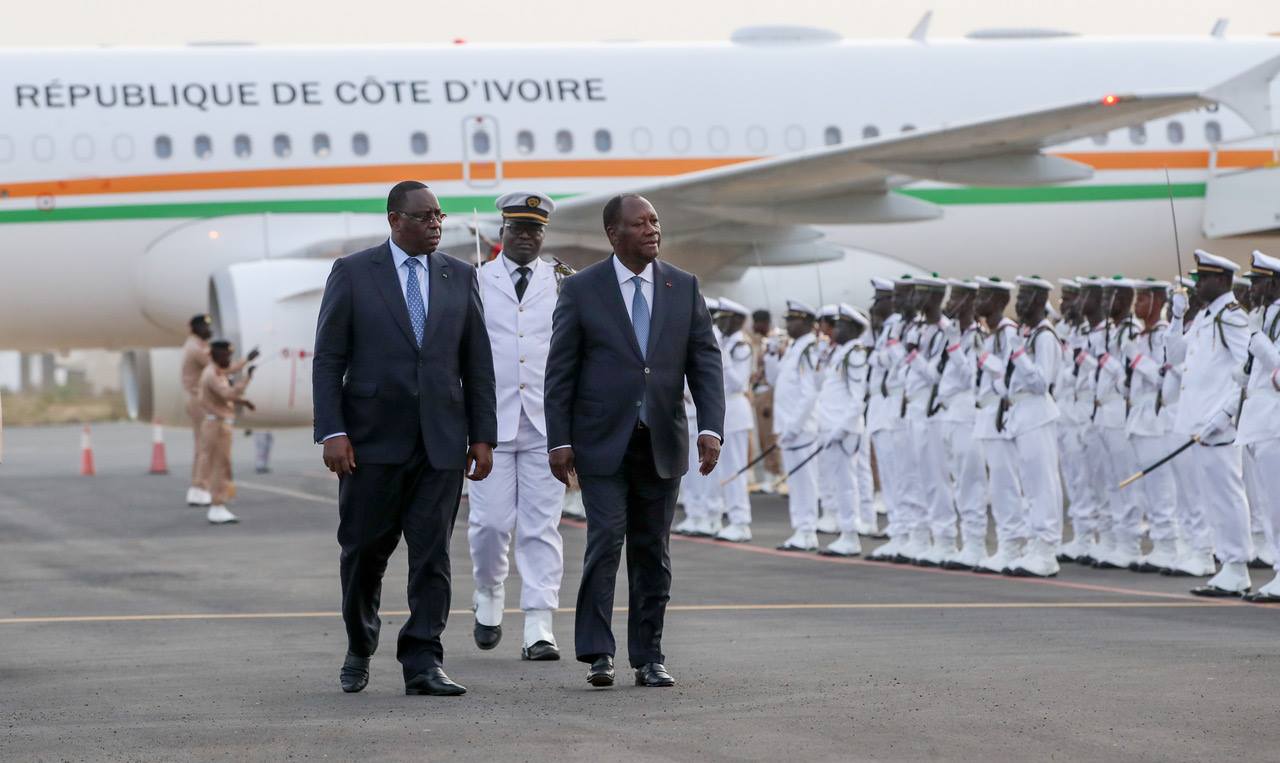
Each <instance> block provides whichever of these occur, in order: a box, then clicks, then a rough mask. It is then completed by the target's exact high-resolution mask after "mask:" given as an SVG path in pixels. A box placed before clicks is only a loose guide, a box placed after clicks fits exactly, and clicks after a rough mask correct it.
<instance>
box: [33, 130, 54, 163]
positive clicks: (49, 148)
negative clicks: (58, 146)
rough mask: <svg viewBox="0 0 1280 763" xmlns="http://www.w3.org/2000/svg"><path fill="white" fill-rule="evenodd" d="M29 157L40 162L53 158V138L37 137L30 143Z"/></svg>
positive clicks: (46, 136)
mask: <svg viewBox="0 0 1280 763" xmlns="http://www.w3.org/2000/svg"><path fill="white" fill-rule="evenodd" d="M31 155H32V156H34V157H35V158H36V159H38V160H39V161H42V162H47V161H49V160H50V159H52V158H53V138H50V137H49V136H48V135H40V136H37V137H36V139H35V140H33V141H31Z"/></svg>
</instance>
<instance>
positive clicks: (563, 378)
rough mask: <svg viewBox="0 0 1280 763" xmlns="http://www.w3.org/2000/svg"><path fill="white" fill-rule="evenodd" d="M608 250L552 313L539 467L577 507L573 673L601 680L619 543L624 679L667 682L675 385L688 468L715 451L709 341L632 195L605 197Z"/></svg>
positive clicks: (653, 226) (702, 309)
mask: <svg viewBox="0 0 1280 763" xmlns="http://www.w3.org/2000/svg"><path fill="white" fill-rule="evenodd" d="M604 229H605V233H606V234H607V235H608V237H609V243H610V244H612V245H613V254H612V255H611V256H610V257H609V258H608V259H605V260H603V261H602V262H598V263H596V264H594V265H592V266H590V267H587V268H585V269H583V270H582V271H580V272H579V273H577V274H576V275H573V276H570V277H569V278H567V279H565V281H564V283H563V285H562V288H561V291H560V299H559V301H558V303H557V304H556V309H555V314H554V316H553V318H552V334H551V350H550V353H549V354H548V356H547V373H546V391H545V405H544V408H545V411H546V420H547V445H548V448H549V450H550V455H549V460H550V463H551V470H552V472H553V473H554V474H555V475H556V477H557V478H558V479H560V481H562V482H565V483H566V484H567V483H568V479H569V475H570V473H571V472H573V471H576V472H577V474H578V481H579V482H580V483H581V485H582V500H583V503H584V504H585V505H586V510H587V551H586V561H585V562H584V565H583V570H582V585H581V587H580V588H579V589H578V605H577V614H576V624H575V637H576V642H577V644H576V648H577V654H578V660H580V661H582V662H587V663H590V664H591V671H590V673H589V674H588V676H587V680H588V681H589V682H590V683H591V684H592V685H593V686H612V685H613V680H614V672H613V655H614V651H615V644H614V639H613V630H612V627H611V621H612V618H613V589H614V581H615V578H616V577H617V573H618V562H619V559H620V555H621V552H622V546H623V543H624V542H625V543H626V546H627V579H628V582H629V585H630V615H629V617H628V620H627V651H628V654H629V657H630V660H631V666H632V667H633V668H635V669H636V684H637V685H642V686H672V685H673V684H674V683H675V681H674V680H673V679H672V678H671V675H670V674H669V673H668V672H667V669H666V668H665V667H664V666H663V663H664V662H665V657H664V656H663V654H662V623H663V618H664V616H665V614H666V609H667V602H668V601H669V600H670V598H671V597H670V592H671V557H670V554H669V553H668V544H669V540H670V532H671V518H672V516H673V514H674V513H675V505H676V493H677V491H678V490H679V487H680V477H681V475H683V474H684V473H685V471H686V470H687V469H688V458H689V456H688V454H689V435H688V429H687V424H686V421H685V413H684V386H685V381H686V379H687V380H688V385H689V389H690V391H691V392H692V394H693V400H694V403H695V405H696V406H697V411H698V414H697V415H698V430H699V436H698V456H699V462H700V466H699V469H700V471H701V472H702V473H703V474H708V473H709V472H710V471H711V470H712V469H713V468H715V465H716V461H717V459H718V458H719V455H720V442H721V440H722V439H723V438H722V437H721V433H722V432H723V429H724V382H723V368H722V364H721V358H720V348H719V346H718V345H717V343H716V340H715V336H714V335H713V334H712V331H711V316H710V314H709V313H708V312H707V305H706V303H705V302H704V301H703V299H702V295H701V294H700V293H699V292H698V279H697V278H695V277H694V276H693V275H691V274H689V273H686V272H684V271H682V270H679V269H677V268H675V267H672V266H671V265H668V264H666V263H663V262H659V261H658V247H659V245H660V244H661V239H662V232H661V226H660V225H659V222H658V213H657V212H656V211H655V210H654V208H653V205H651V204H650V203H649V202H648V201H647V200H646V199H644V198H643V197H641V196H635V195H624V196H616V197H614V198H613V199H611V200H610V201H609V203H608V204H606V205H605V208H604Z"/></svg>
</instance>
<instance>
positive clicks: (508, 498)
mask: <svg viewBox="0 0 1280 763" xmlns="http://www.w3.org/2000/svg"><path fill="white" fill-rule="evenodd" d="M496 203H497V207H498V209H499V210H500V211H501V212H502V254H501V255H499V256H497V257H495V258H494V259H492V260H490V261H489V262H486V263H485V264H484V265H482V266H481V267H480V273H479V281H480V296H481V300H482V301H483V303H484V320H485V328H486V329H487V330H488V333H489V343H490V346H491V348H492V351H493V369H494V378H495V383H496V389H497V402H498V445H497V447H496V448H494V449H493V471H492V472H491V473H490V474H489V477H488V479H484V480H480V481H478V482H472V483H471V486H470V511H469V515H468V519H467V525H468V527H467V540H468V541H469V542H470V545H471V562H472V568H473V574H474V576H475V586H476V587H475V598H474V605H475V627H474V633H473V635H474V638H475V642H476V646H478V647H480V648H481V649H493V648H494V647H496V646H497V645H498V642H499V641H500V640H501V639H502V613H503V609H504V608H505V606H506V588H505V583H506V580H507V571H508V565H507V556H508V551H509V550H510V547H511V539H512V535H514V536H515V557H516V569H517V570H518V571H519V573H520V580H521V586H520V609H521V610H523V612H524V641H523V646H522V648H521V652H520V657H521V659H525V660H558V659H560V650H559V648H558V647H557V646H556V637H555V634H554V632H553V631H552V623H551V614H552V612H553V611H554V610H555V609H556V608H557V607H559V606H560V580H561V577H562V575H563V572H564V551H563V545H562V542H561V539H560V531H559V529H558V525H559V521H560V512H561V507H562V504H563V501H564V486H563V484H562V483H561V482H560V481H559V480H557V479H556V478H555V476H553V475H552V473H551V470H550V469H548V468H547V435H546V432H547V428H546V420H545V416H544V413H543V376H544V373H545V371H546V362H547V350H548V348H549V346H550V341H551V314H552V311H553V310H554V309H555V305H556V296H557V289H556V283H557V277H556V274H555V267H554V265H553V264H551V263H548V262H543V261H542V260H540V259H539V257H538V255H539V253H540V252H541V251H542V242H543V237H544V236H545V233H546V226H547V223H548V221H549V220H550V217H551V214H552V213H553V212H554V211H555V203H554V202H553V201H552V200H551V199H550V198H549V197H547V196H546V195H544V194H541V193H527V192H516V193H509V194H506V195H504V196H501V197H499V198H498V200H497V202H496Z"/></svg>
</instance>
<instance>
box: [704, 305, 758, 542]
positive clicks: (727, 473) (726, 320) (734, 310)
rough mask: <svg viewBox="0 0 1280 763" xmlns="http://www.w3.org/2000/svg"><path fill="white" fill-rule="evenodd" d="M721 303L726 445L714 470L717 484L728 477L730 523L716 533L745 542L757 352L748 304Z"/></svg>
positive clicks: (718, 320)
mask: <svg viewBox="0 0 1280 763" xmlns="http://www.w3.org/2000/svg"><path fill="white" fill-rule="evenodd" d="M719 303H720V312H719V314H718V315H717V317H716V324H717V325H718V327H719V329H720V335H721V337H723V338H722V339H721V341H720V351H721V354H722V355H723V356H724V447H723V448H721V450H720V463H719V464H718V465H717V467H716V470H715V472H713V473H716V474H717V482H716V484H717V485H719V484H720V483H721V482H724V480H726V479H728V480H729V481H728V482H727V483H725V484H724V486H723V487H721V488H720V492H721V495H722V496H723V506H724V511H725V513H726V514H728V516H729V524H728V525H726V526H725V527H724V528H723V529H722V530H720V531H719V532H718V533H716V536H715V537H716V539H717V540H725V541H730V542H732V543H745V542H747V541H749V540H751V500H750V496H749V495H748V494H747V473H746V472H745V471H743V470H744V469H745V467H746V465H747V463H748V462H747V452H748V449H749V447H748V446H749V444H750V439H751V430H752V429H754V428H755V424H754V421H755V416H754V415H753V412H752V410H751V401H750V400H749V399H748V396H747V389H748V385H749V384H750V383H751V372H752V371H753V370H754V369H755V354H754V353H753V351H752V349H751V343H750V342H748V341H747V336H746V334H745V333H744V332H743V330H742V329H743V326H745V325H746V322H747V318H748V317H749V312H748V310H747V308H745V307H743V306H742V305H740V304H738V303H737V302H734V301H733V300H731V299H727V298H721V299H720V300H719ZM738 472H742V473H741V474H738ZM721 475H722V476H721ZM734 475H736V476H734ZM730 478H731V479H730Z"/></svg>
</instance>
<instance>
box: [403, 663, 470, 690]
mask: <svg viewBox="0 0 1280 763" xmlns="http://www.w3.org/2000/svg"><path fill="white" fill-rule="evenodd" d="M404 693H405V694H430V695H431V696H433V697H458V696H461V695H463V694H466V693H467V687H465V686H462V685H460V684H456V683H454V682H453V681H452V680H451V679H450V678H449V676H447V675H445V673H444V668H430V669H428V670H425V671H423V672H421V673H419V674H418V675H416V676H414V677H413V678H410V679H409V680H408V681H405V682H404Z"/></svg>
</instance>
